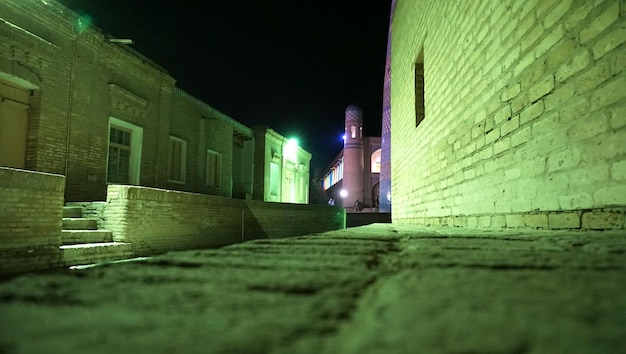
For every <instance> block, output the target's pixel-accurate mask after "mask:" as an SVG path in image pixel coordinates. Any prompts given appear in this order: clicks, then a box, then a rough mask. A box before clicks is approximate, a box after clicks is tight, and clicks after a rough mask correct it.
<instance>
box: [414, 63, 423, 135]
mask: <svg viewBox="0 0 626 354" xmlns="http://www.w3.org/2000/svg"><path fill="white" fill-rule="evenodd" d="M424 113H425V110H424V53H423V51H422V52H420V55H419V56H418V58H417V61H416V62H415V126H416V127H417V126H418V125H420V123H422V121H423V120H424V116H425V114H424Z"/></svg>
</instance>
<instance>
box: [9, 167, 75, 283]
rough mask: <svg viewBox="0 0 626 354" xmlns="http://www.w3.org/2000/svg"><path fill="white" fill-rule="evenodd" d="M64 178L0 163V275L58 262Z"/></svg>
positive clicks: (47, 266) (56, 264) (40, 267)
mask: <svg viewBox="0 0 626 354" xmlns="http://www.w3.org/2000/svg"><path fill="white" fill-rule="evenodd" d="M64 182H65V180H64V178H63V176H59V175H52V174H45V173H38V172H29V171H24V170H16V169H10V168H3V167H0V240H1V242H0V275H6V274H11V273H18V272H27V271H34V270H40V269H47V268H51V267H55V266H58V265H59V246H60V244H61V223H62V218H63V190H64V185H65V183H64Z"/></svg>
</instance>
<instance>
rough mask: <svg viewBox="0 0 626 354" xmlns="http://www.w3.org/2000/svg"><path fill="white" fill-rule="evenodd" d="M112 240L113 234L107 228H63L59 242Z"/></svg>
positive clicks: (67, 243)
mask: <svg viewBox="0 0 626 354" xmlns="http://www.w3.org/2000/svg"><path fill="white" fill-rule="evenodd" d="M96 242H113V235H112V234H111V231H108V230H63V233H62V234H61V244H63V245H72V244H78V243H96Z"/></svg>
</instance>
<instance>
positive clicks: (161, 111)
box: [0, 0, 252, 201]
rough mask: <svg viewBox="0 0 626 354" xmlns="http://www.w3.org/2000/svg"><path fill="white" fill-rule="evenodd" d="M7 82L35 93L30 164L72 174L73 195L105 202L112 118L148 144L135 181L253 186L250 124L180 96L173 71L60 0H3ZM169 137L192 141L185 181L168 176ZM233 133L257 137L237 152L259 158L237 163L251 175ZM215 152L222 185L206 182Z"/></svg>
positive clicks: (197, 187) (2, 69)
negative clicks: (208, 156) (219, 156)
mask: <svg viewBox="0 0 626 354" xmlns="http://www.w3.org/2000/svg"><path fill="white" fill-rule="evenodd" d="M0 78H2V79H3V80H4V81H9V82H11V83H12V84H15V85H17V86H19V87H20V88H23V89H28V90H32V96H31V97H30V102H29V105H30V113H29V117H28V139H27V146H26V163H25V168H26V169H30V170H36V171H42V172H50V173H58V174H63V175H65V176H66V188H65V197H66V201H93V200H104V199H105V197H106V186H107V157H108V153H109V123H110V119H117V120H119V121H122V122H124V123H127V124H129V125H132V126H134V127H137V128H138V129H141V140H142V143H141V145H140V146H139V147H138V149H137V150H136V151H135V152H133V153H131V155H132V156H135V157H137V156H140V163H138V164H137V165H138V168H136V169H134V171H136V172H135V174H137V175H138V176H139V177H138V179H137V180H131V181H130V183H132V184H139V185H144V186H150V187H158V188H171V189H177V190H185V191H194V192H203V193H210V194H217V195H222V196H231V195H232V192H233V190H235V192H238V193H240V194H245V193H246V192H251V189H252V181H251V179H252V142H251V141H252V139H251V137H252V132H251V131H250V129H249V128H247V127H244V126H243V125H241V124H239V123H238V122H236V121H234V120H231V119H230V118H223V115H222V114H221V113H219V112H217V113H216V111H214V110H212V109H211V108H210V107H208V106H207V105H206V104H204V103H202V102H199V101H198V100H197V99H195V98H193V97H191V96H190V95H187V94H184V93H183V94H176V93H175V92H179V93H180V92H181V91H180V90H178V89H176V88H175V87H174V84H175V80H174V79H173V78H172V77H170V76H169V74H168V73H167V72H166V71H165V69H163V68H161V67H159V66H158V65H157V64H156V63H153V62H152V61H151V60H150V59H148V58H145V57H144V56H142V55H141V54H139V53H137V52H135V51H134V50H133V49H132V47H131V46H126V45H123V44H114V43H109V41H108V40H107V37H106V36H105V35H104V34H103V33H102V32H101V31H100V29H98V28H96V27H94V26H91V25H89V23H88V21H85V19H82V18H81V17H80V16H79V15H78V14H76V13H74V12H72V11H70V10H69V9H67V8H66V7H64V6H63V5H61V4H59V3H57V2H56V1H53V0H50V1H19V0H6V1H1V2H0ZM177 90H178V91H177ZM207 107H208V108H207ZM207 110H208V111H209V112H207ZM125 128H126V127H125ZM235 129H239V130H240V131H239V132H237V133H235V131H234V130H235ZM246 134H247V135H248V136H247V137H246V136H245V135H246ZM137 136H138V134H135V133H133V138H132V139H135V138H136V137H137ZM170 136H175V137H178V138H181V139H183V140H185V141H186V142H187V159H186V160H185V161H186V168H185V172H186V173H185V174H186V178H185V181H184V183H172V182H170V181H169V180H168V175H167V173H168V158H169V151H168V148H169V140H170ZM234 136H236V137H237V138H238V139H241V138H242V137H243V139H244V140H245V139H246V138H247V139H249V140H248V141H247V143H244V144H243V147H242V148H241V151H240V150H238V152H239V153H240V155H245V154H247V155H250V156H247V155H246V156H239V155H238V156H237V159H236V161H243V162H240V164H241V165H242V166H237V168H238V171H239V170H241V171H243V172H241V174H246V173H247V175H246V176H240V175H236V176H233V174H232V173H233V169H234V168H233V137H234ZM207 149H211V150H213V151H216V152H218V153H220V154H222V159H221V181H222V183H221V185H220V186H219V187H215V188H209V187H207V185H206V183H205V180H206V176H205V174H206V150H207ZM245 164H248V165H249V167H248V168H247V170H246V166H243V165H245ZM248 175H249V177H248ZM233 177H234V178H233ZM233 181H234V182H233ZM233 183H239V184H238V185H235V187H236V188H233Z"/></svg>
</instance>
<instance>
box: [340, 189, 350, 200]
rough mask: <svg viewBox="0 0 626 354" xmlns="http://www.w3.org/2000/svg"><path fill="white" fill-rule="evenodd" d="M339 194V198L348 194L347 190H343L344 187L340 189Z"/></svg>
mask: <svg viewBox="0 0 626 354" xmlns="http://www.w3.org/2000/svg"><path fill="white" fill-rule="evenodd" d="M339 196H340V197H341V198H345V197H347V196H348V191H347V190H345V189H342V190H340V191H339Z"/></svg>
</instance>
